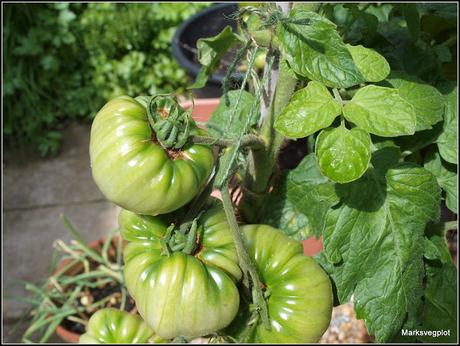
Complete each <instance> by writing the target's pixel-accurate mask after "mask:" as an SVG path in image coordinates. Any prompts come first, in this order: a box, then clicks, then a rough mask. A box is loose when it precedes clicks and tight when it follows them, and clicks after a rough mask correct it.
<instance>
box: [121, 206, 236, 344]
mask: <svg viewBox="0 0 460 346" xmlns="http://www.w3.org/2000/svg"><path fill="white" fill-rule="evenodd" d="M119 223H120V228H121V230H122V235H123V237H124V239H126V240H128V241H129V244H128V245H127V247H126V250H125V254H124V259H125V279H126V285H127V288H128V290H129V292H130V293H131V295H132V296H133V297H134V299H135V300H136V304H137V308H138V310H139V313H140V314H141V316H143V318H144V319H145V320H146V321H147V323H148V324H149V325H150V326H152V328H153V329H154V330H155V332H156V333H157V334H158V335H159V336H161V337H164V338H168V339H172V338H174V337H178V336H181V335H182V336H187V337H195V336H200V335H205V334H208V333H210V332H213V331H215V330H219V329H221V328H223V327H225V326H227V325H228V324H229V323H230V322H231V321H232V320H233V318H234V317H235V314H236V312H237V310H238V306H239V294H238V290H237V288H236V285H235V282H234V281H235V280H237V279H239V278H240V277H241V272H240V269H239V267H238V264H237V263H238V262H237V256H236V251H235V247H234V245H233V240H232V236H231V233H230V230H229V226H228V223H227V221H226V218H225V214H224V211H223V209H222V207H221V206H220V207H219V206H216V207H211V208H210V209H209V210H208V211H206V212H205V213H204V214H203V215H202V217H200V218H199V223H196V222H195V223H194V224H192V226H191V227H192V228H193V230H192V231H191V232H190V233H189V234H188V235H187V237H184V234H183V233H182V232H177V234H174V237H173V235H172V234H171V232H170V230H171V228H168V222H167V221H166V220H164V218H162V217H152V216H140V215H137V214H135V213H132V212H129V211H126V210H122V211H121V213H120V217H119ZM165 254H169V255H166V256H165ZM177 311H179V313H177Z"/></svg>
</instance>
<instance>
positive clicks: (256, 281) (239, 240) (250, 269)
mask: <svg viewBox="0 0 460 346" xmlns="http://www.w3.org/2000/svg"><path fill="white" fill-rule="evenodd" d="M220 193H221V196H222V203H223V206H224V210H225V215H226V216H227V221H228V223H229V225H230V230H231V232H232V236H233V242H234V243H235V247H236V253H237V255H238V261H239V265H240V267H241V269H242V271H243V273H244V275H245V276H246V277H249V278H250V279H251V281H252V286H253V287H252V291H253V298H254V305H255V306H256V308H257V311H258V312H259V314H260V317H261V318H262V322H263V324H264V327H265V328H266V329H267V330H270V328H271V327H270V321H269V318H268V309H267V303H266V301H265V299H264V294H263V291H262V282H261V281H260V278H259V274H258V273H257V269H256V267H255V265H254V263H253V262H252V260H251V257H250V256H249V254H248V252H247V250H246V247H245V246H244V241H243V237H242V235H241V232H240V230H239V227H238V223H237V221H236V217H235V214H234V210H233V205H232V201H231V199H230V194H229V192H228V188H227V186H224V187H223V188H222V189H221V190H220Z"/></svg>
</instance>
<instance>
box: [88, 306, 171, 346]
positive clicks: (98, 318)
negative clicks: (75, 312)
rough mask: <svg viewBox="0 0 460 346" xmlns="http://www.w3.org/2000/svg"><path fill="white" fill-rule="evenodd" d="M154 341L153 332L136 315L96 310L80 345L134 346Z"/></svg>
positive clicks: (156, 339)
mask: <svg viewBox="0 0 460 346" xmlns="http://www.w3.org/2000/svg"><path fill="white" fill-rule="evenodd" d="M152 340H155V341H157V342H161V341H163V340H161V339H158V338H155V336H154V333H153V331H152V330H151V329H150V328H149V327H148V325H147V324H146V323H145V322H144V321H143V320H142V318H141V317H140V316H138V315H132V314H130V313H128V312H125V311H120V310H116V309H112V308H106V309H101V310H98V311H97V312H96V313H94V314H93V315H92V316H91V318H90V319H89V322H88V326H87V327H86V333H85V334H83V335H82V336H80V344H135V343H147V342H148V341H152Z"/></svg>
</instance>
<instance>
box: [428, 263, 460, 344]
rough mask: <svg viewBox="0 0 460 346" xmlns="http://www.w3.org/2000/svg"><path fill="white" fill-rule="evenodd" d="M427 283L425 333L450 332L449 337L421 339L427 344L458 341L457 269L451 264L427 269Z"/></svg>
mask: <svg viewBox="0 0 460 346" xmlns="http://www.w3.org/2000/svg"><path fill="white" fill-rule="evenodd" d="M426 274H427V283H426V289H425V306H424V310H423V325H422V329H423V330H425V331H446V332H447V331H448V332H449V335H441V336H437V337H434V336H430V335H425V336H422V337H419V338H420V340H421V341H423V342H427V343H439V342H452V343H455V342H456V340H457V328H458V325H457V311H456V307H457V289H456V288H457V275H458V272H457V268H456V267H455V265H454V264H453V263H452V262H450V263H446V264H444V265H442V266H440V267H439V266H428V265H427V268H426Z"/></svg>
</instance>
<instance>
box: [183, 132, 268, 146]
mask: <svg viewBox="0 0 460 346" xmlns="http://www.w3.org/2000/svg"><path fill="white" fill-rule="evenodd" d="M190 141H191V142H192V143H194V144H207V145H216V146H219V147H230V146H232V145H236V144H237V141H235V140H233V139H223V138H214V137H208V136H192V137H190ZM240 146H241V147H251V148H263V147H265V141H264V140H263V139H262V138H260V137H259V136H257V135H253V134H247V135H244V136H243V137H242V138H241V144H240Z"/></svg>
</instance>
